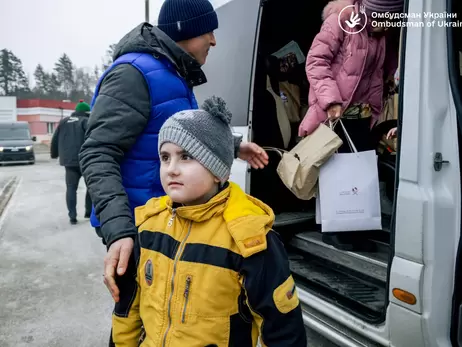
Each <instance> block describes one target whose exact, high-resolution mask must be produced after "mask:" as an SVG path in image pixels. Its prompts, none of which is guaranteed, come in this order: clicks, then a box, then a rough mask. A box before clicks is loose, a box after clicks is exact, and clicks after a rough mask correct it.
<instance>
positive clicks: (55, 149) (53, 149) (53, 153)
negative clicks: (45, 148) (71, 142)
mask: <svg viewBox="0 0 462 347" xmlns="http://www.w3.org/2000/svg"><path fill="white" fill-rule="evenodd" d="M63 123H64V119H63V120H61V121H60V122H59V124H58V126H57V128H56V130H55V132H54V133H53V137H52V138H51V146H50V157H51V159H56V158H58V157H59V129H61V125H62V124H63Z"/></svg>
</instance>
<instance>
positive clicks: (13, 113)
mask: <svg viewBox="0 0 462 347" xmlns="http://www.w3.org/2000/svg"><path fill="white" fill-rule="evenodd" d="M16 103H17V101H16V97H15V96H2V97H0V122H16V121H17V115H18V110H17V106H16Z"/></svg>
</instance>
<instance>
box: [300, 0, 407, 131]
mask: <svg viewBox="0 0 462 347" xmlns="http://www.w3.org/2000/svg"><path fill="white" fill-rule="evenodd" d="M348 5H355V7H354V8H353V7H350V8H348V9H346V10H345V11H343V12H342V18H341V20H347V19H349V18H350V14H351V12H352V11H353V10H354V11H355V12H356V13H359V4H358V2H357V0H335V1H331V2H330V3H328V4H327V5H326V7H325V8H324V11H323V21H324V22H323V25H322V27H321V30H320V32H319V33H318V35H317V36H316V37H315V39H314V40H313V43H312V45H311V48H310V51H309V52H308V56H307V59H306V74H307V77H308V81H309V83H310V91H309V98H308V104H309V109H308V112H307V114H306V116H305V118H304V119H303V121H302V123H301V124H300V127H299V136H306V135H309V134H311V133H312V132H313V131H314V130H315V129H316V128H317V127H318V126H319V124H320V123H322V122H324V121H325V120H326V119H327V108H328V107H329V106H330V105H332V104H335V103H339V104H342V107H343V109H346V108H347V107H348V105H349V104H350V102H351V100H352V98H353V96H354V94H355V92H356V90H357V88H358V85H359V84H360V83H361V77H362V76H363V72H364V67H365V62H366V58H367V55H368V49H369V46H370V41H369V36H368V30H367V28H366V29H364V30H363V31H361V32H360V33H358V34H348V33H346V32H344V31H343V30H342V29H341V28H340V26H339V23H338V20H339V19H338V16H339V14H340V12H341V11H342V9H343V8H345V6H348ZM395 39H396V37H395ZM378 40H379V42H378V44H377V50H376V52H375V54H377V66H374V67H373V69H372V71H370V72H369V73H368V74H366V75H368V76H370V77H368V78H370V81H368V83H369V86H370V87H369V88H368V89H366V92H365V93H366V94H367V95H362V96H361V99H365V100H362V102H367V103H369V104H370V105H371V109H372V120H371V127H372V126H373V125H374V124H375V122H376V121H377V119H378V117H379V115H380V112H381V111H382V98H383V85H384V77H385V76H392V75H393V74H394V72H395V70H396V67H397V61H398V59H397V49H396V48H397V47H396V46H395V45H387V46H388V47H385V46H386V42H385V41H386V38H385V36H383V37H381V38H379V39H378ZM387 42H388V40H387ZM395 42H396V41H395ZM385 48H387V50H386V53H385Z"/></svg>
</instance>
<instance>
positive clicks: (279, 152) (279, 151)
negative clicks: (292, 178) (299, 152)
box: [262, 147, 289, 158]
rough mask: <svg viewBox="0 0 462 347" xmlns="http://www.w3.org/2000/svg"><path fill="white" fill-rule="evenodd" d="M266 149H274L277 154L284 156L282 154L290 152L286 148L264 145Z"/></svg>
mask: <svg viewBox="0 0 462 347" xmlns="http://www.w3.org/2000/svg"><path fill="white" fill-rule="evenodd" d="M262 148H263V149H264V150H265V151H272V152H276V153H277V154H279V156H280V157H281V158H282V155H283V154H284V153H289V152H288V151H286V150H284V149H280V148H276V147H262Z"/></svg>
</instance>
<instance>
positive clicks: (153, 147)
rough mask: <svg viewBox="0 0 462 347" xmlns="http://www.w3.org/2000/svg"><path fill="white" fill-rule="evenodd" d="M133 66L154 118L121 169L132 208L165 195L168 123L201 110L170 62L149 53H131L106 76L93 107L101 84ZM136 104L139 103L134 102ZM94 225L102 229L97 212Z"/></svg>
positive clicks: (109, 69) (92, 218)
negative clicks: (161, 147) (163, 152)
mask: <svg viewBox="0 0 462 347" xmlns="http://www.w3.org/2000/svg"><path fill="white" fill-rule="evenodd" d="M120 64H131V65H132V66H134V67H135V68H137V69H138V70H139V71H140V72H141V74H142V75H143V76H144V78H145V80H146V82H147V85H148V88H149V94H150V97H151V114H150V116H149V120H148V123H147V125H146V127H145V129H144V131H143V133H141V134H140V136H139V137H138V139H137V141H136V142H135V144H134V145H133V147H132V148H131V149H130V151H128V152H127V153H125V157H124V160H123V162H122V164H121V165H120V170H121V174H122V184H123V186H124V188H125V191H126V192H127V195H128V200H129V203H130V206H131V207H132V209H133V210H134V209H135V207H137V206H141V205H144V204H145V203H146V202H147V201H148V200H149V199H151V198H153V197H158V196H162V195H164V194H165V193H164V190H163V189H162V186H161V183H160V175H159V168H160V162H159V154H158V151H157V140H158V134H159V131H160V128H161V127H162V125H163V124H164V122H165V121H166V120H167V118H169V117H170V116H172V115H173V114H174V113H176V112H178V111H183V110H186V109H197V108H198V105H197V101H196V99H195V97H194V94H193V92H192V90H191V89H190V88H189V87H188V85H187V83H186V81H185V80H184V79H183V78H181V77H180V76H179V75H178V73H177V71H176V70H175V68H174V66H173V65H172V64H171V63H170V62H169V61H168V60H167V59H166V58H160V59H157V58H155V57H154V56H153V55H151V54H148V53H128V54H125V55H122V56H121V57H119V58H118V59H117V60H115V61H114V63H113V64H112V65H111V66H110V67H109V68H108V69H107V70H106V71H105V72H104V74H103V75H102V76H101V78H100V79H99V81H98V84H97V86H96V90H95V95H94V96H93V100H92V102H91V107H93V105H94V103H95V101H96V98H97V96H98V93H99V88H100V85H101V81H103V79H104V77H105V76H106V75H107V73H108V72H109V71H111V70H112V69H113V68H114V67H116V66H117V65H120ZM134 103H136V101H134ZM90 222H91V225H92V226H93V227H99V226H100V223H99V221H98V219H97V218H96V215H95V211H94V208H93V209H92V213H91V218H90Z"/></svg>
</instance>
